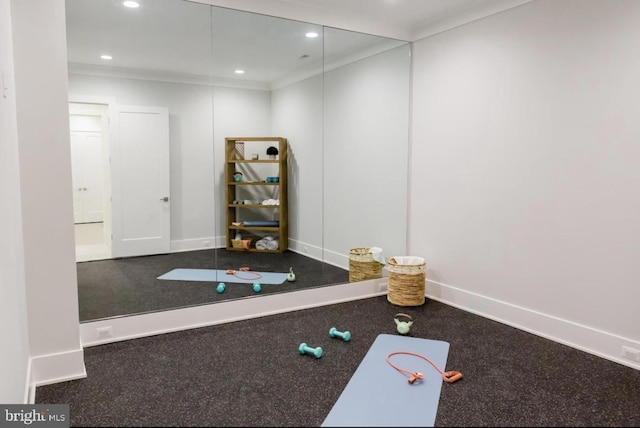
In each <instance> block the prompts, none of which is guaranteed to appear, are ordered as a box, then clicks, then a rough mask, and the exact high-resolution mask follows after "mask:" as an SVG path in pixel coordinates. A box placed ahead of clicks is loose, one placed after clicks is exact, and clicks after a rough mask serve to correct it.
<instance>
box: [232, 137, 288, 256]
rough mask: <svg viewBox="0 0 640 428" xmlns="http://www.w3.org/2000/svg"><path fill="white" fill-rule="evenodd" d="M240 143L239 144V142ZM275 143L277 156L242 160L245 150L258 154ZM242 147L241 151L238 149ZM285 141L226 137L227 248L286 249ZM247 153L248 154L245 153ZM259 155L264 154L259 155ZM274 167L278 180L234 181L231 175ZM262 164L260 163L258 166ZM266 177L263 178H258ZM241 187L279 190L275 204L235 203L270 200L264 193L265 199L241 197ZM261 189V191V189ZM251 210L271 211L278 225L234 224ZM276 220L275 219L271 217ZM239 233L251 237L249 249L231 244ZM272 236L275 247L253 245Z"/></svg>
mask: <svg viewBox="0 0 640 428" xmlns="http://www.w3.org/2000/svg"><path fill="white" fill-rule="evenodd" d="M239 143H242V144H239ZM269 146H274V147H276V148H277V149H278V155H277V159H245V158H244V156H245V155H244V152H247V153H254V152H250V150H254V149H255V150H257V151H259V153H266V151H265V149H266V148H267V147H269ZM239 148H242V149H243V150H238V149H239ZM288 149H289V147H288V141H287V139H286V138H282V137H227V138H225V159H226V162H225V188H226V198H227V199H226V201H227V216H226V240H227V243H226V249H227V250H228V251H244V252H261V253H282V252H284V251H286V250H287V249H288V244H289V236H288V224H289V220H288V208H287V169H288V163H287V160H288ZM248 155H249V156H250V154H248ZM261 156H266V155H264V154H262V155H261ZM269 164H271V165H275V166H276V171H277V173H276V175H272V176H277V177H278V182H275V183H272V182H267V181H235V180H234V174H235V173H237V172H242V173H243V177H247V176H248V175H249V174H248V173H249V172H251V174H253V175H255V174H259V171H257V172H256V171H253V170H251V171H249V169H251V168H252V166H255V169H256V170H259V169H260V168H262V169H264V168H271V169H273V166H269ZM261 165H262V166H261ZM260 179H266V177H264V178H263V177H260ZM241 189H244V192H245V193H246V192H248V191H251V192H256V193H258V195H260V192H261V191H262V192H265V193H266V192H267V191H268V192H273V191H277V193H278V198H279V199H278V200H279V203H278V205H262V204H237V203H234V201H237V200H252V201H256V200H265V199H270V198H268V197H267V195H266V194H265V195H263V196H264V199H260V198H259V197H256V195H253V197H251V198H240V197H238V193H239V192H241ZM261 189H262V190H261ZM265 209H267V210H268V209H271V210H273V209H276V210H277V211H271V210H268V211H265ZM252 212H253V213H258V215H259V213H265V214H266V213H272V214H273V215H274V216H277V220H278V226H242V225H234V223H241V222H243V221H247V220H248V219H249V217H248V216H249V215H250V214H252ZM274 220H275V218H274ZM238 232H240V233H241V234H242V237H243V238H251V239H252V242H251V247H250V248H249V249H243V248H236V247H234V246H233V242H232V241H233V240H235V237H236V234H237V233H238ZM265 236H273V237H274V238H276V239H277V240H278V249H277V250H260V249H257V248H255V244H256V241H258V240H259V239H261V238H263V237H265Z"/></svg>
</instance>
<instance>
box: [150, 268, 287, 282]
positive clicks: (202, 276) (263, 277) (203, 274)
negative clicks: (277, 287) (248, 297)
mask: <svg viewBox="0 0 640 428" xmlns="http://www.w3.org/2000/svg"><path fill="white" fill-rule="evenodd" d="M236 275H237V276H235V275H232V274H228V273H227V271H226V270H221V269H174V270H172V271H170V272H167V273H165V274H164V275H161V276H159V277H158V279H166V280H171V281H207V282H216V281H217V282H237V283H241V284H252V283H254V282H259V283H260V284H282V283H283V282H285V281H286V280H287V275H288V273H280V272H254V271H248V272H246V271H240V270H236ZM258 275H260V277H258Z"/></svg>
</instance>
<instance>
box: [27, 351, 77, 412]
mask: <svg viewBox="0 0 640 428" xmlns="http://www.w3.org/2000/svg"><path fill="white" fill-rule="evenodd" d="M29 367H30V368H29V373H30V379H29V388H28V389H29V392H28V394H29V397H28V400H33V399H35V389H36V387H38V386H42V385H49V384H52V383H58V382H66V381H69V380H75V379H82V378H85V377H87V371H86V370H85V366H84V350H83V349H82V348H79V349H74V350H71V351H65V352H58V353H55V354H47V355H38V356H36V357H31V358H30V359H29Z"/></svg>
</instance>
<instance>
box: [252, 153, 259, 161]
mask: <svg viewBox="0 0 640 428" xmlns="http://www.w3.org/2000/svg"><path fill="white" fill-rule="evenodd" d="M258 159H260V156H258V154H257V153H254V154H252V155H251V160H258Z"/></svg>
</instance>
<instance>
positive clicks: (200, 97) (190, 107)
mask: <svg viewBox="0 0 640 428" xmlns="http://www.w3.org/2000/svg"><path fill="white" fill-rule="evenodd" d="M69 92H70V96H71V97H72V98H76V97H77V98H81V99H84V98H87V97H89V98H91V97H93V98H97V99H100V98H103V99H104V98H106V97H107V98H111V99H113V100H114V101H115V103H116V104H124V105H145V106H162V107H168V108H169V133H170V145H171V248H172V250H174V251H179V250H188V249H199V248H202V247H203V243H204V242H205V241H210V243H211V246H213V239H215V238H214V237H215V236H217V237H218V241H219V242H218V244H219V245H224V242H225V240H224V238H222V239H220V237H223V236H224V233H225V230H224V227H225V221H224V217H222V218H221V220H220V221H219V222H218V223H217V224H216V219H215V216H216V215H218V216H219V215H224V213H225V211H224V210H221V211H219V207H217V204H224V191H221V190H220V189H224V187H223V184H222V183H224V181H220V180H221V179H222V177H223V173H224V156H225V153H224V138H225V137H228V136H256V135H260V136H268V135H269V134H270V124H269V121H270V94H269V92H267V91H261V90H252V89H237V88H223V87H214V88H212V87H211V86H206V85H196V84H185V83H179V82H162V81H154V80H142V79H129V78H122V77H107V76H95V75H84V74H78V73H72V74H70V75H69ZM214 108H215V110H214ZM214 128H215V135H214ZM214 141H215V149H214ZM218 196H219V197H218ZM216 212H218V214H216Z"/></svg>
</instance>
